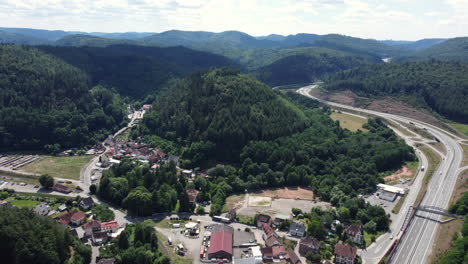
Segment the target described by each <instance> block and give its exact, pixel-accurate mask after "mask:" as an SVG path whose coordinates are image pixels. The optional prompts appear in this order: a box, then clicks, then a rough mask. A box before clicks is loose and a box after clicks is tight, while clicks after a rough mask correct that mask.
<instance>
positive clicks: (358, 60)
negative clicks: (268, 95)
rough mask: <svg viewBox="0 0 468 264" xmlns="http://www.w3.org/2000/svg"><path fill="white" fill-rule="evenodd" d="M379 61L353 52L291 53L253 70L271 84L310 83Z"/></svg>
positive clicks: (259, 77)
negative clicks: (335, 73) (327, 75)
mask: <svg viewBox="0 0 468 264" xmlns="http://www.w3.org/2000/svg"><path fill="white" fill-rule="evenodd" d="M372 62H374V63H379V62H380V60H379V59H375V58H374V57H371V56H364V55H352V54H340V53H335V54H331V55H329V54H327V53H322V54H307V53H303V54H300V55H291V56H287V57H284V58H281V59H279V60H277V61H275V62H273V63H272V64H270V65H267V66H264V67H261V68H259V69H257V70H255V71H253V72H252V75H253V76H255V77H256V78H257V79H259V80H260V81H263V82H265V83H267V84H269V85H271V86H278V85H285V84H299V83H310V82H313V81H315V80H317V79H320V78H321V77H322V76H323V75H325V74H331V73H334V72H338V71H341V70H346V69H351V68H354V67H358V66H362V65H366V64H370V63H372Z"/></svg>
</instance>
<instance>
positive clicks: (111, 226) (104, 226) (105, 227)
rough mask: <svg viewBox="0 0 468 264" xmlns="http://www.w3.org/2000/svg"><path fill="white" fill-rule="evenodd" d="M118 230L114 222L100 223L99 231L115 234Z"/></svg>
mask: <svg viewBox="0 0 468 264" xmlns="http://www.w3.org/2000/svg"><path fill="white" fill-rule="evenodd" d="M118 229H119V224H118V223H117V221H116V220H114V221H110V222H104V223H101V231H106V232H111V233H115V232H117V230H118Z"/></svg>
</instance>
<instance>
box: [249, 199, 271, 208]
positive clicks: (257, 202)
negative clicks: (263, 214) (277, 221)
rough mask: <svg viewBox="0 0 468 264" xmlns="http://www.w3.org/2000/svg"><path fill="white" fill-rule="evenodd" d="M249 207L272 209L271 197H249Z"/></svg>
mask: <svg viewBox="0 0 468 264" xmlns="http://www.w3.org/2000/svg"><path fill="white" fill-rule="evenodd" d="M249 206H250V207H253V206H255V207H258V206H260V207H270V206H271V197H265V196H249Z"/></svg>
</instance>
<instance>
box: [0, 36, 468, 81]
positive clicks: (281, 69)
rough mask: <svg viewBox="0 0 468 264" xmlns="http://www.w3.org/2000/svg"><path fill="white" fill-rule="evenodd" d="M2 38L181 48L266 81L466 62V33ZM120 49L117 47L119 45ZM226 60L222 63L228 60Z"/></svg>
mask: <svg viewBox="0 0 468 264" xmlns="http://www.w3.org/2000/svg"><path fill="white" fill-rule="evenodd" d="M0 43H11V44H17V45H42V46H64V47H101V48H103V47H109V46H114V45H127V46H128V45H133V46H141V47H161V48H162V47H180V46H183V47H185V48H189V49H192V50H197V51H202V52H205V53H206V54H208V53H212V54H216V55H221V56H224V57H226V58H227V59H229V60H230V61H231V62H229V63H233V64H235V65H238V66H239V69H241V70H243V71H245V72H250V73H252V74H253V75H254V76H256V77H257V78H258V79H259V80H261V81H264V82H266V83H268V84H270V85H274V86H276V85H282V84H288V83H290V82H291V81H292V80H297V81H300V82H304V83H306V82H311V81H314V80H317V79H320V78H321V77H322V76H323V75H324V74H329V73H334V72H337V71H340V70H346V69H350V68H354V67H357V66H361V65H366V64H370V63H382V59H383V58H389V57H391V58H393V60H392V61H411V60H425V59H438V60H446V61H458V62H465V63H466V62H468V52H467V51H468V48H467V47H468V38H454V39H443V38H438V39H422V40H418V41H393V40H384V41H380V40H375V39H362V38H355V37H350V36H344V35H338V34H327V35H318V34H308V33H300V34H295V35H288V36H283V35H278V34H272V35H268V36H259V37H255V36H251V35H249V34H246V33H243V32H239V31H225V32H220V33H214V32H207V31H181V30H170V31H165V32H162V33H150V32H143V33H139V32H126V33H100V32H91V33H87V32H77V31H61V30H55V31H50V30H40V29H29V28H0ZM119 53H120V50H119ZM226 63H227V62H225V63H224V64H226Z"/></svg>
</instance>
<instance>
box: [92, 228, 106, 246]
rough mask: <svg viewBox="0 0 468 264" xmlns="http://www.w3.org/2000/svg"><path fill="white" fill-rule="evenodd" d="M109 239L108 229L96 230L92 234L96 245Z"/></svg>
mask: <svg viewBox="0 0 468 264" xmlns="http://www.w3.org/2000/svg"><path fill="white" fill-rule="evenodd" d="M108 240H109V236H108V235H107V232H106V231H99V232H94V233H93V234H92V235H91V241H92V242H93V244H94V245H102V244H105V243H106V242H107V241H108Z"/></svg>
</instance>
